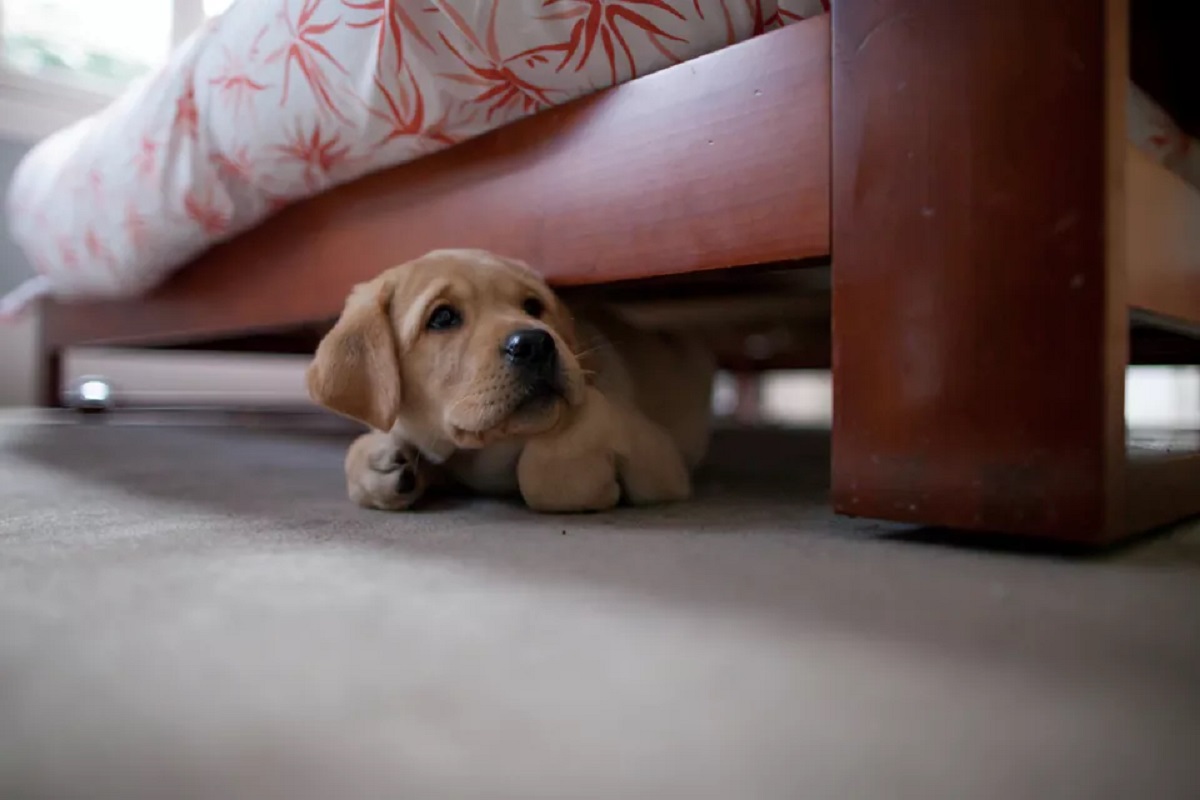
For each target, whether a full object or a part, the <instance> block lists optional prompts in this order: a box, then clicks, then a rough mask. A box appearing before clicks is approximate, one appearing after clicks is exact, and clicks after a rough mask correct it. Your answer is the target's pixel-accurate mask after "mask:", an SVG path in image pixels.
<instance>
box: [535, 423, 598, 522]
mask: <svg viewBox="0 0 1200 800" xmlns="http://www.w3.org/2000/svg"><path fill="white" fill-rule="evenodd" d="M517 482H518V483H519V484H520V487H521V497H522V498H523V499H524V500H525V505H527V506H529V507H530V508H531V509H533V510H534V511H540V512H543V513H548V514H549V513H560V514H561V513H575V512H583V511H607V510H608V509H610V508H614V507H615V506H616V505H617V504H618V503H619V502H621V485H620V484H619V483H618V482H617V471H616V467H615V465H614V463H613V458H612V455H611V454H610V453H607V452H604V451H598V452H590V453H586V452H585V453H571V454H569V455H567V454H564V453H563V451H562V448H560V447H557V446H555V444H554V443H546V442H541V441H537V440H534V441H532V442H530V443H529V444H527V445H526V446H525V449H524V450H523V451H522V452H521V459H520V461H518V462H517Z"/></svg>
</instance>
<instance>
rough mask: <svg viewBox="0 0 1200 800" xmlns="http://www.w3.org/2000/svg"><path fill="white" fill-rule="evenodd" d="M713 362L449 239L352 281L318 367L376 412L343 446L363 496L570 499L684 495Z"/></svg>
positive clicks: (312, 388) (313, 370) (320, 376)
mask: <svg viewBox="0 0 1200 800" xmlns="http://www.w3.org/2000/svg"><path fill="white" fill-rule="evenodd" d="M714 375H715V361H714V359H713V357H712V356H711V354H710V353H709V352H708V351H707V350H706V348H704V347H703V346H702V345H701V344H699V343H698V342H697V341H691V340H689V339H687V338H686V337H682V336H668V335H665V334H654V333H650V332H647V331H644V330H640V329H637V328H634V327H633V326H630V325H628V324H626V323H624V322H623V321H621V320H620V319H619V318H618V317H616V316H615V315H613V314H611V313H606V312H604V311H602V310H596V311H594V312H593V313H591V314H587V315H583V314H581V315H580V316H578V317H576V316H574V315H573V314H572V312H571V310H569V309H568V308H567V307H566V306H565V305H564V303H562V302H561V301H560V300H559V298H558V297H557V296H556V295H555V294H554V293H553V292H552V291H550V289H549V287H548V286H547V285H546V283H545V282H544V281H543V280H542V279H541V278H540V277H539V276H538V275H537V274H536V273H535V272H534V271H533V270H531V269H530V268H529V267H528V266H526V265H525V264H523V263H521V262H518V261H514V260H512V259H508V258H503V257H500V256H497V255H494V254H492V253H489V252H486V251H482V250H437V251H434V252H431V253H428V254H427V255H425V256H423V257H421V258H418V259H416V260H415V261H410V262H408V263H407V264H402V265H400V266H397V267H393V268H391V269H389V270H387V271H386V272H384V273H383V274H382V275H380V276H379V277H377V278H376V279H374V280H372V281H370V282H368V283H364V284H360V285H358V286H356V287H355V288H354V289H353V290H352V292H351V294H350V296H349V298H348V299H347V301H346V304H345V308H344V309H343V311H342V315H341V317H340V319H339V320H338V321H337V323H336V324H335V325H334V327H333V328H332V329H331V330H330V331H329V333H328V334H327V335H326V336H325V338H324V339H322V341H321V343H320V345H319V346H318V348H317V352H316V355H315V357H314V358H313V361H312V363H311V365H310V366H309V368H308V373H307V382H308V390H309V394H310V395H311V396H312V398H313V399H314V400H315V401H316V402H317V403H319V404H321V405H322V406H325V407H326V408H328V409H330V410H332V411H334V412H337V413H339V414H342V415H344V416H347V417H350V418H353V419H356V420H359V421H361V422H363V423H366V424H367V425H369V426H370V427H371V428H373V430H372V431H371V432H370V433H367V434H364V435H363V436H361V437H359V438H358V439H357V440H356V441H355V442H354V443H353V444H352V445H351V446H350V449H349V452H348V453H347V455H346V461H345V468H346V484H347V489H348V491H349V494H350V497H351V499H352V500H353V501H354V502H356V503H358V504H360V505H362V506H366V507H369V508H377V509H384V510H402V509H408V508H410V507H412V506H413V504H414V503H416V502H417V501H418V500H419V499H420V498H421V497H422V496H423V495H424V494H425V493H426V492H427V491H429V490H430V489H431V488H433V487H436V486H439V485H445V484H447V483H455V484H458V485H461V486H464V487H467V488H468V489H470V490H473V491H475V492H479V493H484V494H490V495H500V494H512V493H519V494H520V495H521V496H522V497H523V498H524V500H525V502H526V504H527V505H528V506H529V507H530V508H533V509H535V510H538V511H546V512H573V511H597V510H602V509H607V508H612V507H613V506H615V505H617V504H618V502H620V501H621V500H622V499H624V500H625V501H627V502H629V503H633V504H649V503H660V502H668V501H675V500H680V499H683V498H686V497H687V496H688V495H689V493H690V486H691V476H690V473H691V470H692V469H693V468H694V467H695V466H696V464H697V463H698V462H699V461H700V460H701V458H703V456H704V453H705V450H706V449H707V446H708V437H709V423H710V408H711V405H710V404H711V395H712V383H713V378H714Z"/></svg>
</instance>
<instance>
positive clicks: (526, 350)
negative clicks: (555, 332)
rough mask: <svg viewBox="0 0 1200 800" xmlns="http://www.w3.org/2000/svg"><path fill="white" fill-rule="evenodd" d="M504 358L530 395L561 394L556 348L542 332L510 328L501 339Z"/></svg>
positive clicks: (549, 337) (551, 339) (551, 340)
mask: <svg viewBox="0 0 1200 800" xmlns="http://www.w3.org/2000/svg"><path fill="white" fill-rule="evenodd" d="M504 359H505V360H506V361H507V362H508V364H509V366H511V367H512V369H513V370H514V371H515V372H516V377H517V380H518V381H519V382H520V383H521V385H522V386H524V387H525V389H526V391H527V392H528V393H529V396H530V397H542V396H546V395H552V394H561V376H560V374H559V363H558V348H557V347H556V346H555V344H554V337H552V336H551V335H550V334H549V333H547V332H546V331H543V330H538V329H536V328H530V329H528V330H519V331H514V332H513V333H511V334H510V335H509V337H508V338H507V339H505V340H504Z"/></svg>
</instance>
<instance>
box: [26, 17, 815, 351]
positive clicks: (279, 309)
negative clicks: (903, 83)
mask: <svg viewBox="0 0 1200 800" xmlns="http://www.w3.org/2000/svg"><path fill="white" fill-rule="evenodd" d="M438 247H485V248H489V249H492V250H495V251H497V252H502V253H506V254H508V255H512V256H516V257H519V258H524V259H527V260H529V261H530V262H531V263H533V264H535V265H536V266H538V267H539V268H540V269H542V270H543V271H544V272H545V273H546V274H547V275H548V276H549V277H550V278H551V279H552V280H553V281H554V282H555V283H557V284H560V285H575V284H585V283H595V282H601V281H613V280H622V279H629V278H644V277H649V276H656V275H668V274H677V273H686V272H695V271H699V270H710V269H718V268H724V267H736V266H741V265H749V264H763V263H770V262H778V261H786V260H790V259H800V258H812V257H818V256H826V255H828V253H829V21H828V18H827V17H818V18H814V19H811V20H807V21H804V22H801V23H797V24H794V25H791V26H789V27H787V28H784V29H782V30H778V31H774V32H771V33H767V34H764V35H762V36H759V37H755V38H753V39H750V40H748V41H746V42H742V43H740V44H737V45H734V46H732V47H728V48H725V49H723V50H719V51H717V52H715V53H712V54H710V55H707V56H703V57H701V58H697V59H695V60H692V61H688V62H686V63H683V64H679V65H677V66H674V67H671V68H669V69H666V70H663V71H661V72H659V73H656V74H653V75H649V76H645V77H642V78H639V79H637V80H635V81H632V82H630V83H627V84H624V85H621V86H618V87H615V88H613V89H610V90H607V91H603V92H600V93H598V94H596V95H594V96H591V97H588V98H585V99H583V100H580V101H577V102H574V103H570V104H568V105H566V106H562V107H559V108H556V109H552V110H550V111H547V112H544V113H542V114H539V115H537V116H535V117H533V118H530V119H526V120H523V121H521V122H518V123H516V124H514V125H511V126H508V127H505V128H502V129H500V130H498V131H494V132H492V133H490V134H487V135H485V136H482V137H480V138H478V139H476V140H472V141H470V142H467V143H465V144H463V145H460V146H457V147H454V148H452V149H450V150H448V151H444V152H442V153H439V154H436V155H433V156H431V157H428V158H423V159H420V160H418V161H416V162H413V163H410V164H406V165H403V166H400V167H397V168H395V169H392V170H388V171H385V172H381V173H378V174H374V175H371V176H367V177H365V178H362V179H360V180H358V181H355V182H353V183H350V184H348V185H345V186H343V187H341V188H338V189H335V190H333V191H330V192H328V193H326V194H322V195H320V196H318V197H316V198H313V199H311V200H307V201H305V202H302V203H299V204H297V205H296V206H294V207H292V208H289V209H287V210H285V211H283V212H282V213H280V214H279V215H278V216H276V217H274V218H272V219H271V220H268V221H267V222H266V223H265V224H263V225H261V226H259V227H257V228H255V229H253V230H251V231H249V232H247V233H245V234H243V235H241V236H239V237H237V238H236V239H234V240H232V241H230V242H228V243H226V244H223V245H220V246H218V247H216V248H214V249H213V250H211V251H210V252H209V253H207V254H206V255H204V256H202V257H201V258H199V259H198V260H197V261H196V262H195V263H193V264H192V265H190V266H189V267H187V268H185V269H184V270H182V271H181V272H180V273H178V274H177V275H176V276H175V277H174V278H173V279H172V280H170V281H169V282H168V283H167V284H166V285H164V286H163V287H161V288H160V289H158V290H156V291H154V292H152V293H151V294H150V295H148V296H146V297H141V298H137V299H132V300H129V301H123V302H113V303H88V304H84V305H75V306H57V305H53V304H52V305H50V306H49V307H48V308H47V309H46V320H45V327H46V333H47V337H48V340H49V342H50V343H51V344H52V345H54V346H62V345H67V344H75V343H81V342H100V341H103V342H151V341H156V342H157V341H172V340H179V339H186V338H189V337H196V336H198V335H211V334H216V333H221V332H228V331H242V330H248V329H256V328H270V327H278V326H284V325H291V324H296V323H302V322H306V321H310V320H314V319H321V318H324V317H328V316H331V315H334V314H336V313H337V312H338V311H339V310H340V308H341V305H342V300H343V298H344V296H345V294H346V292H347V291H348V289H349V288H350V287H351V286H352V285H353V284H354V283H356V282H358V281H362V280H366V279H369V278H371V277H373V276H374V275H376V274H377V273H379V272H380V271H381V270H382V269H384V268H385V267H388V266H390V265H392V264H396V263H400V262H402V261H405V260H407V259H409V258H413V257H415V256H418V255H420V254H421V253H424V252H426V251H428V250H431V249H434V248H438Z"/></svg>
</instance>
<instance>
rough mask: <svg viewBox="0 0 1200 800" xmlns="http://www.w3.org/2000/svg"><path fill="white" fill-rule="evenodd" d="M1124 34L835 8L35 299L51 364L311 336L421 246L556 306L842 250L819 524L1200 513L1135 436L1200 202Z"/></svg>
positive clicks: (1184, 279)
mask: <svg viewBox="0 0 1200 800" xmlns="http://www.w3.org/2000/svg"><path fill="white" fill-rule="evenodd" d="M1128 20H1129V15H1128V8H1127V7H1126V4H1125V2H1124V0H1106V2H1095V0H1061V1H1060V2H1057V3H1044V2H1041V1H1040V0H1003V2H1001V1H1000V0H997V1H996V2H985V3H962V2H959V1H958V0H871V1H870V2H865V0H839V2H838V3H836V4H835V7H834V12H833V14H832V16H831V17H830V16H826V17H821V18H816V19H812V20H808V21H805V22H802V23H798V24H795V25H793V26H791V27H788V28H785V29H782V30H779V31H775V32H772V33H768V34H765V35H763V36H760V37H757V38H755V39H752V40H750V41H747V42H744V43H741V44H739V45H735V46H733V47H730V48H727V49H725V50H721V51H718V52H716V53H713V54H711V55H708V56H705V57H702V58H699V59H696V60H694V61H689V62H687V63H685V64H682V65H679V66H676V67H673V68H670V69H667V70H665V71H663V72H660V73H657V74H655V75H652V76H648V77H644V78H640V79H637V80H635V81H633V82H631V83H628V84H625V85H622V86H619V87H615V88H613V89H610V90H607V91H604V92H601V93H599V94H597V95H595V96H592V97H589V98H586V99H583V100H580V101H577V102H574V103H572V104H570V105H568V106H564V107H560V108H557V109H554V110H552V111H548V112H546V113H543V114H541V115H539V116H537V117H534V118H531V119H527V120H524V121H522V122H520V123H517V124H515V125H512V126H509V127H506V128H504V129H501V130H499V131H495V132H493V133H491V134H488V135H485V136H483V137H481V138H479V139H477V140H474V141H471V142H468V143H466V144H463V145H460V146H458V147H455V148H453V149H451V150H448V151H445V152H442V153H440V154H437V155H434V156H432V157H429V158H426V159H422V160H420V161H417V162H415V163H412V164H407V165H404V166H401V167H398V168H395V169H392V170H390V171H387V172H383V173H379V174H375V175H372V176H369V177H366V178H363V179H361V180H358V181H356V182H354V183H352V184H349V185H346V186H343V187H341V188H339V189H336V190H334V191H331V192H329V193H327V194H324V195H322V196H320V197H317V198H315V199H312V200H310V201H307V202H304V203H301V204H298V205H296V206H294V207H292V208H289V209H287V210H285V211H283V212H282V213H280V214H279V215H278V216H276V217H274V218H273V219H271V220H269V221H268V222H266V223H265V224H263V225H261V226H260V227H258V228H256V229H255V230H252V231H250V232H248V233H246V234H243V235H242V236H239V237H238V238H236V239H235V240H233V241H231V242H229V243H227V244H224V245H221V246H219V247H216V248H214V249H213V250H212V251H210V252H209V253H208V254H206V255H205V256H203V257H202V258H200V259H198V260H197V261H196V263H194V264H192V265H191V266H189V267H187V268H185V269H184V270H182V271H181V272H179V273H178V274H177V275H175V276H174V278H172V279H171V280H170V281H169V282H168V283H167V284H166V285H164V286H163V287H161V288H160V289H158V290H156V291H154V292H153V293H151V294H150V295H149V296H147V297H143V298H139V299H136V300H130V301H122V302H111V303H91V304H86V305H77V306H62V305H53V304H52V305H49V306H47V307H46V308H45V311H44V316H43V329H44V343H45V349H46V353H47V358H48V359H53V358H55V354H57V353H59V352H61V350H62V349H63V348H65V347H69V346H73V345H78V344H84V343H104V344H140V345H161V344H172V343H181V342H194V341H197V340H201V339H211V338H217V337H222V336H229V335H232V334H235V333H239V334H240V333H246V332H254V331H272V330H282V329H287V328H289V327H293V326H298V325H303V324H309V323H313V322H319V321H323V320H326V319H328V318H331V317H332V316H334V315H335V314H336V313H337V312H338V310H339V309H340V306H341V302H342V299H343V297H344V295H345V293H346V291H347V289H348V288H349V287H350V286H351V285H352V284H354V283H355V282H358V281H360V280H364V279H366V278H369V277H371V276H373V275H374V274H376V273H377V272H378V271H379V270H380V269H381V268H383V267H385V266H387V265H389V264H392V263H396V262H399V261H402V260H405V259H408V258H410V257H413V256H416V255H418V254H420V253H422V252H424V251H426V250H428V249H431V248H433V247H439V246H480V247H487V248H491V249H493V250H496V251H500V252H505V253H509V254H512V255H514V256H517V257H521V258H525V259H527V260H529V261H531V262H532V263H535V264H537V265H539V266H540V267H542V268H543V269H544V270H545V271H546V273H547V274H548V276H549V278H550V279H551V280H552V281H553V282H554V283H556V284H558V285H560V286H577V285H583V284H595V283H610V282H613V281H623V280H630V279H638V278H648V277H652V276H665V275H684V274H688V275H691V274H696V273H699V272H701V271H710V270H725V272H723V273H720V274H721V275H722V276H723V278H724V279H725V280H727V281H729V282H730V285H731V286H736V285H737V282H738V281H739V275H740V274H741V273H740V272H739V271H738V270H736V269H733V268H739V267H746V266H750V265H764V264H767V265H771V264H773V265H777V266H778V265H781V264H785V265H787V266H789V267H790V268H794V269H804V268H806V267H807V266H810V265H817V264H828V263H830V259H832V265H833V266H832V275H833V278H832V309H833V325H832V334H831V340H830V341H831V352H832V365H833V369H834V385H835V390H834V413H835V424H834V430H833V471H832V500H833V503H834V505H835V507H836V508H837V510H838V511H840V512H842V513H847V514H855V515H861V516H868V517H878V518H886V519H892V520H899V521H910V522H915V523H922V524H927V525H936V526H949V527H953V528H960V529H966V530H980V531H999V532H1004V533H1010V534H1022V535H1029V536H1037V537H1049V538H1055V539H1062V540H1073V541H1081V542H1088V543H1102V542H1110V541H1113V540H1115V539H1118V538H1120V537H1122V536H1125V535H1126V534H1128V533H1130V532H1133V531H1140V530H1145V529H1147V528H1149V527H1152V526H1154V525H1158V524H1162V523H1166V522H1169V521H1172V520H1175V519H1178V518H1180V517H1181V516H1185V515H1187V514H1190V513H1192V512H1196V511H1200V456H1197V455H1195V454H1193V453H1191V452H1187V453H1178V452H1173V451H1172V452H1170V453H1169V454H1164V452H1163V451H1162V450H1161V449H1160V450H1159V451H1158V452H1157V454H1156V455H1152V456H1151V457H1149V458H1145V459H1143V458H1139V457H1134V455H1133V454H1132V453H1131V452H1130V451H1128V450H1127V446H1126V435H1125V434H1126V431H1125V425H1124V417H1123V410H1124V372H1125V367H1126V365H1127V364H1128V363H1129V361H1130V352H1131V351H1130V344H1129V342H1130V315H1131V312H1137V313H1138V315H1139V316H1138V319H1139V321H1140V323H1141V324H1142V325H1149V326H1150V327H1152V328H1161V327H1169V328H1170V329H1172V330H1175V331H1185V332H1191V331H1193V330H1196V328H1195V327H1194V326H1197V325H1200V241H1198V239H1197V236H1198V234H1197V231H1198V230H1200V227H1198V224H1200V191H1197V190H1196V189H1195V188H1194V187H1191V186H1188V185H1186V184H1185V183H1184V182H1183V181H1182V180H1180V179H1179V178H1177V177H1175V176H1174V175H1172V174H1171V173H1168V172H1167V171H1166V170H1164V169H1162V168H1160V167H1159V166H1157V165H1156V164H1154V163H1151V162H1150V161H1149V160H1147V159H1145V158H1144V157H1142V156H1140V154H1139V153H1137V152H1135V151H1132V149H1131V148H1130V147H1129V146H1128V145H1127V143H1126V136H1125V103H1124V93H1125V91H1126V85H1127V80H1128V74H1129V73H1128V60H1129V59H1128V45H1127V38H1128V24H1129V23H1128ZM1161 336H1166V337H1167V338H1168V339H1170V341H1171V342H1172V344H1171V346H1170V347H1169V348H1167V349H1168V350H1170V352H1171V353H1172V354H1174V355H1173V357H1174V359H1175V360H1176V361H1179V360H1190V361H1195V360H1196V359H1194V358H1192V356H1193V355H1194V350H1193V348H1192V347H1191V342H1190V340H1189V339H1186V338H1172V337H1171V336H1170V335H1168V334H1161ZM50 388H54V387H50Z"/></svg>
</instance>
